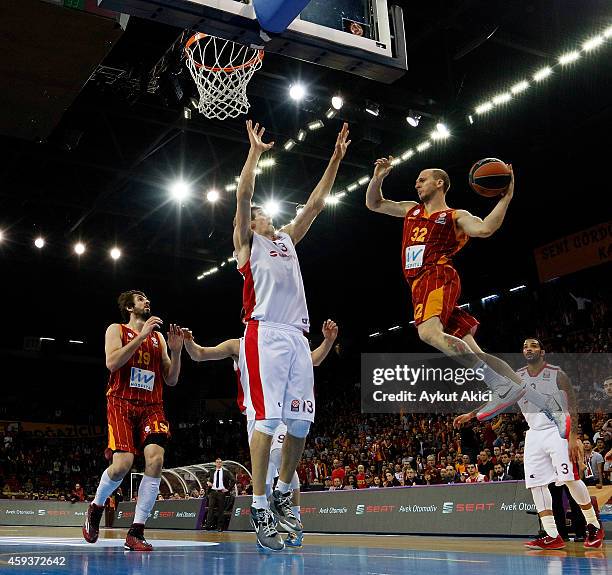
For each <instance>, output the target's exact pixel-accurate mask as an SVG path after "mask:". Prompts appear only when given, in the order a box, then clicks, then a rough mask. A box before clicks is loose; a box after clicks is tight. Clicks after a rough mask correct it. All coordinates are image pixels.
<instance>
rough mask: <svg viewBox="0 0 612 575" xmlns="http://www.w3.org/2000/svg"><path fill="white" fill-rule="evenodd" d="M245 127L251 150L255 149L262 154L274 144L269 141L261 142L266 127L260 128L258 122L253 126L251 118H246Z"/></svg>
mask: <svg viewBox="0 0 612 575" xmlns="http://www.w3.org/2000/svg"><path fill="white" fill-rule="evenodd" d="M246 128H247V133H248V135H249V142H250V143H251V149H252V150H255V151H256V152H259V153H260V154H263V153H264V152H267V151H268V150H269V149H270V148H271V147H272V146H273V145H274V142H269V143H268V144H265V143H264V142H263V140H262V138H263V135H264V133H265V131H266V129H265V128H264V127H263V126H261V128H260V127H259V124H258V123H257V124H255V125H254V126H253V122H252V121H251V120H247V121H246Z"/></svg>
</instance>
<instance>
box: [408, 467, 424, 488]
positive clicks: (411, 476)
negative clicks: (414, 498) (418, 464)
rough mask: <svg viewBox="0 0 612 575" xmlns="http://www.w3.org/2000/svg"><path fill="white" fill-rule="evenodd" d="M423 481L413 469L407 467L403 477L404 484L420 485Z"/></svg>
mask: <svg viewBox="0 0 612 575" xmlns="http://www.w3.org/2000/svg"><path fill="white" fill-rule="evenodd" d="M422 484H423V482H422V481H421V480H420V479H419V478H418V477H417V474H416V471H415V470H414V469H409V470H408V471H407V472H406V477H404V485H406V486H408V487H412V486H413V485H422Z"/></svg>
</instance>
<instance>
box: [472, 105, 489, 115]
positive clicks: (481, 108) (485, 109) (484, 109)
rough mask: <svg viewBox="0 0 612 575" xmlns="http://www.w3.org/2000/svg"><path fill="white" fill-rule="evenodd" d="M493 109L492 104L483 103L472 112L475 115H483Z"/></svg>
mask: <svg viewBox="0 0 612 575" xmlns="http://www.w3.org/2000/svg"><path fill="white" fill-rule="evenodd" d="M492 108H493V104H491V102H485V103H484V104H480V106H476V109H475V110H474V111H475V112H476V113H477V114H484V113H485V112H488V111H489V110H491V109H492Z"/></svg>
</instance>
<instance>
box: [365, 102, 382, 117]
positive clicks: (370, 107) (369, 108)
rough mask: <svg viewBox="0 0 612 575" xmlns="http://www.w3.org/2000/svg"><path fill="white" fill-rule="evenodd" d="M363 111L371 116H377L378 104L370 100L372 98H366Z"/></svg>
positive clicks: (378, 112) (378, 111)
mask: <svg viewBox="0 0 612 575" xmlns="http://www.w3.org/2000/svg"><path fill="white" fill-rule="evenodd" d="M365 111H366V112H367V113H368V114H371V115H372V116H378V115H379V114H380V104H377V103H376V102H372V100H366V105H365Z"/></svg>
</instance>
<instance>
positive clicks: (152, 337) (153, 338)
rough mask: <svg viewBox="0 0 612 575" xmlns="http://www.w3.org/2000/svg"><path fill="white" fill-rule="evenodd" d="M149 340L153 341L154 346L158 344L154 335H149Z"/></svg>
mask: <svg viewBox="0 0 612 575" xmlns="http://www.w3.org/2000/svg"><path fill="white" fill-rule="evenodd" d="M151 341H152V342H153V345H154V346H155V347H157V346H158V345H159V343H158V341H157V338H156V337H155V336H154V335H153V336H151Z"/></svg>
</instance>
